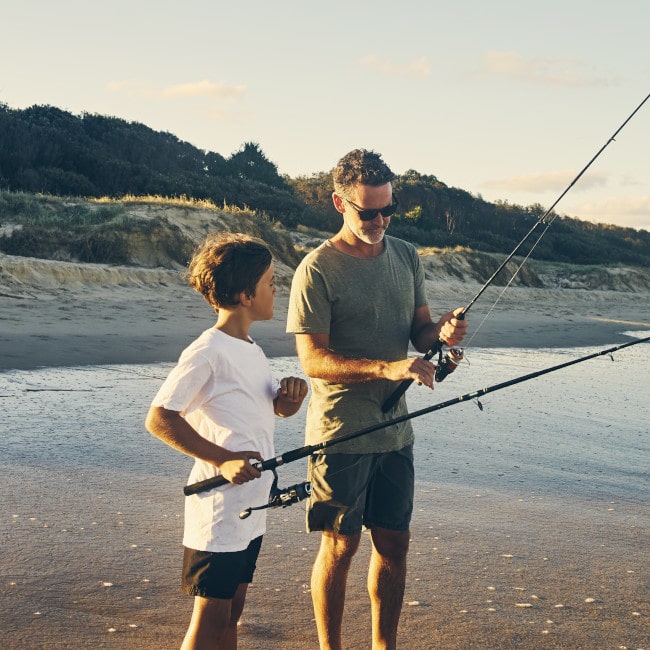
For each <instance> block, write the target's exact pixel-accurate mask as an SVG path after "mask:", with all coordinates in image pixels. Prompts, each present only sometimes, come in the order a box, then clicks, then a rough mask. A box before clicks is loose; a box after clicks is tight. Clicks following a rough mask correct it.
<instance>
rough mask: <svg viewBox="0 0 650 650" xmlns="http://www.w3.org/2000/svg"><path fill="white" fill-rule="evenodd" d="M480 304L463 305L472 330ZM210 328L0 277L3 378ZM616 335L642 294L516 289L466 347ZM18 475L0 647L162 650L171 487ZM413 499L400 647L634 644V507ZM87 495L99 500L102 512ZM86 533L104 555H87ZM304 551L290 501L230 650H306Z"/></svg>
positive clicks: (276, 334) (455, 299)
mask: <svg viewBox="0 0 650 650" xmlns="http://www.w3.org/2000/svg"><path fill="white" fill-rule="evenodd" d="M45 285H47V283H45ZM477 288H478V287H477V286H474V285H467V284H462V283H457V284H454V283H452V282H449V283H444V284H437V285H431V286H430V287H429V295H430V297H431V301H432V302H431V304H432V311H433V312H434V313H440V312H442V311H444V310H446V309H450V308H453V307H456V306H462V305H463V304H465V303H466V302H467V301H468V300H469V299H470V298H471V297H472V296H473V295H474V293H475V290H476V289H477ZM493 299H494V295H487V296H486V300H485V305H486V306H483V305H478V304H477V305H476V307H475V308H474V309H473V311H472V313H471V316H470V317H469V320H470V323H471V324H478V323H479V322H480V321H481V319H482V317H483V315H484V314H485V313H486V311H487V309H488V308H489V306H490V305H491V302H492V300H493ZM286 303H287V287H286V284H285V285H284V286H282V287H281V289H280V292H279V295H278V300H277V304H276V315H275V319H274V320H273V321H272V322H268V323H260V324H258V325H257V326H256V327H255V330H254V332H253V335H254V336H255V338H256V339H257V340H258V342H259V343H260V344H261V345H262V347H263V348H264V349H265V351H266V353H267V354H268V355H269V356H286V355H292V354H293V353H294V348H293V341H292V339H291V337H289V336H287V335H286V334H285V333H284V327H283V325H284V318H285V315H286ZM213 321H214V319H213V317H212V315H211V313H210V310H209V308H208V307H207V305H206V304H205V303H204V302H203V301H202V299H201V298H200V297H198V296H197V295H195V294H194V293H193V292H192V291H191V290H189V289H187V288H185V287H183V286H182V285H180V284H175V283H173V282H169V281H166V282H165V284H161V283H160V282H158V283H156V282H153V281H149V280H146V281H142V282H140V283H139V284H136V285H134V284H130V283H128V282H126V281H125V280H124V279H118V280H117V281H115V282H111V283H108V284H106V285H103V286H98V285H94V284H89V283H87V282H76V281H65V280H64V281H61V280H58V281H57V282H53V283H52V286H44V285H43V284H41V285H35V284H31V285H28V284H26V283H23V284H21V285H18V284H16V283H13V284H5V285H4V286H0V369H4V370H8V369H30V368H39V367H43V366H78V365H82V366H83V365H95V364H142V363H152V362H159V361H174V360H175V359H176V358H177V356H178V354H179V352H180V350H181V349H182V348H183V347H184V346H185V345H186V344H187V343H189V342H190V341H191V340H192V339H193V338H195V336H196V335H197V333H198V332H200V331H201V330H202V329H204V328H206V327H210V326H211V325H212V324H213ZM626 330H635V331H640V330H641V331H643V330H648V331H650V301H649V300H648V295H647V294H633V293H628V294H624V293H614V292H598V291H570V290H568V291H559V290H533V289H513V290H511V291H510V292H509V293H508V296H507V298H504V300H502V302H501V304H500V306H499V307H498V309H495V312H493V313H492V314H491V315H490V317H489V318H488V319H487V321H486V323H485V324H484V325H483V326H482V327H481V329H480V330H479V333H478V334H477V335H476V336H475V338H474V340H473V341H472V345H474V346H477V347H490V346H497V347H522V348H528V347H539V348H547V347H548V348H552V347H572V346H603V345H604V346H607V345H611V344H614V343H617V342H622V341H625V340H628V338H627V337H625V336H624V335H623V334H622V332H624V331H626ZM470 331H471V328H470ZM142 415H144V414H142ZM31 471H32V469H31V468H30V467H28V466H25V467H24V468H21V467H20V466H19V465H12V466H11V468H8V467H7V466H6V465H3V471H2V474H4V478H3V479H2V490H3V494H4V495H5V496H4V497H3V504H4V507H3V508H2V517H3V526H2V530H3V532H4V537H5V539H6V541H5V542H3V551H2V560H1V562H0V565H1V567H2V573H3V579H2V583H1V589H2V603H3V606H2V608H1V611H0V629H2V630H3V632H2V641H1V645H2V647H3V648H7V649H8V650H9V649H14V648H16V649H17V648H81V647H93V648H133V649H136V650H137V649H145V648H152V649H153V648H156V649H158V648H175V647H178V646H179V644H180V641H181V639H182V637H183V634H184V631H185V628H186V626H187V622H188V620H189V613H190V608H191V604H190V602H189V600H188V599H187V598H185V597H183V596H182V595H181V594H180V593H178V587H177V575H178V561H179V560H178V558H179V548H180V546H179V545H180V538H181V528H182V515H181V513H182V499H181V498H180V497H179V485H180V484H181V483H182V481H183V480H184V478H185V476H184V475H182V476H181V475H179V477H178V478H177V479H173V480H172V479H170V478H163V479H159V478H155V477H148V476H131V477H125V476H124V475H123V474H121V473H120V472H119V469H118V468H115V469H114V470H111V469H107V468H103V469H101V470H98V471H97V472H96V473H92V474H90V475H89V474H86V475H84V476H70V473H69V472H68V471H67V470H66V468H65V467H62V468H61V469H60V470H58V471H52V470H50V471H49V474H48V475H47V485H48V486H49V488H48V489H46V490H43V489H42V488H38V489H36V488H33V487H32V486H31V481H30V472H31ZM41 478H42V477H41ZM41 484H42V483H41ZM98 486H99V487H98ZM102 486H105V491H104V492H102V489H103V488H102ZM125 495H126V498H127V503H126V504H125V502H124V500H123V499H124V498H125ZM416 497H417V501H416V513H415V516H414V520H413V526H412V543H411V552H410V568H409V576H408V582H407V589H406V596H405V604H404V609H403V615H402V620H401V624H400V644H399V645H400V647H410V648H411V649H412V650H420V649H425V648H446V649H450V648H451V649H465V648H467V649H469V648H486V649H491V648H495V649H496V648H506V649H508V648H513V649H514V648H571V649H581V648H582V649H585V650H587V649H598V648H626V647H629V648H648V647H650V628H649V618H648V617H649V615H650V606H649V603H648V573H647V566H648V541H649V540H648V531H647V528H644V527H643V526H642V525H639V523H643V522H644V520H643V519H639V515H638V506H637V505H636V504H633V503H630V504H627V503H625V502H623V503H617V504H616V505H615V506H612V505H610V504H607V503H602V502H598V503H596V504H594V503H582V502H580V501H577V500H575V499H572V498H570V495H567V499H566V500H556V501H553V502H549V501H548V500H545V499H537V498H535V496H534V495H529V496H528V497H527V498H524V499H513V498H512V494H505V493H504V492H503V491H501V490H500V489H498V488H494V489H487V490H484V491H483V492H482V494H481V495H480V498H478V495H477V494H476V493H475V490H473V489H472V488H469V487H462V486H458V485H457V484H453V483H451V482H449V483H441V484H436V485H432V484H428V483H425V482H422V481H419V482H418V487H417V495H416ZM98 498H99V499H102V504H103V506H106V504H107V503H109V504H110V507H108V508H106V507H103V508H102V509H101V510H100V511H99V513H100V514H97V511H94V510H93V499H98ZM113 502H114V503H113ZM432 503H434V504H435V507H432V506H431V504H432ZM26 504H28V505H26ZM107 512H110V513H111V515H110V516H109V515H107V514H106V513H107ZM646 519H647V517H646ZM100 529H101V531H102V532H101V533H98V532H97V531H98V530H100ZM93 531H95V532H93ZM55 533H56V534H55ZM93 535H95V536H97V535H101V541H102V553H101V554H100V555H93V556H91V557H89V556H88V551H87V549H88V548H90V547H93V545H92V544H90V545H89V544H88V543H87V541H86V540H87V539H89V538H90V537H91V536H93ZM317 545H318V536H317V535H313V534H312V535H307V534H305V532H304V524H303V517H302V509H301V506H299V505H298V506H294V507H293V508H291V509H286V510H284V509H279V510H273V511H270V513H269V530H268V533H267V536H266V540H265V545H264V547H263V552H262V556H261V558H260V562H259V568H258V572H257V574H256V578H255V582H254V584H253V585H252V587H251V589H250V595H249V599H248V604H247V607H246V611H245V614H244V617H243V622H242V627H241V635H240V648H242V649H244V650H246V649H249V648H251V649H252V648H284V649H287V650H294V649H295V650H303V649H304V648H316V647H317V640H316V633H315V627H314V624H313V617H312V612H311V601H310V596H309V587H308V584H309V573H310V568H311V563H312V561H313V557H314V554H315V550H316V547H317ZM368 548H369V544H368V540H367V539H364V542H363V544H362V548H361V550H360V552H359V555H358V557H357V559H356V561H355V563H354V565H353V570H352V574H351V576H350V581H349V590H348V603H347V607H346V618H345V632H344V633H345V638H346V647H347V648H350V649H352V648H354V649H356V648H369V647H370V643H369V626H370V619H369V611H368V603H367V597H366V595H365V584H364V583H365V568H366V566H367V562H366V559H367V556H368ZM77 564H79V565H80V566H84V567H86V569H85V570H86V571H88V570H89V569H88V567H92V575H93V576H94V579H93V581H92V583H82V582H80V581H79V580H78V579H77V571H76V569H75V566H77Z"/></svg>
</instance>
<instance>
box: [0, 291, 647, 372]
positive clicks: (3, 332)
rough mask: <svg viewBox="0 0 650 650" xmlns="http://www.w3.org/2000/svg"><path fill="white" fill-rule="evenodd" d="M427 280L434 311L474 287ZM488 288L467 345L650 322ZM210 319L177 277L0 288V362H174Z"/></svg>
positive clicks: (267, 339) (568, 343)
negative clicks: (502, 295)
mask: <svg viewBox="0 0 650 650" xmlns="http://www.w3.org/2000/svg"><path fill="white" fill-rule="evenodd" d="M428 284H429V286H428V294H429V296H430V309H431V314H432V318H433V319H434V320H437V318H438V317H439V316H440V315H441V314H442V313H444V312H446V311H448V310H450V309H454V308H455V307H458V306H461V305H462V302H461V301H460V300H459V298H458V296H463V297H466V296H468V295H471V293H472V291H473V290H474V288H475V287H474V286H473V285H467V284H458V283H456V284H454V283H451V282H449V283H440V282H435V283H433V282H429V283H428ZM486 293H487V294H488V295H487V296H486V299H485V302H484V303H482V304H477V305H476V306H475V307H474V308H473V310H472V312H470V313H469V314H468V317H467V318H468V321H469V323H470V329H469V334H468V337H467V339H466V341H465V343H466V344H467V345H466V347H468V346H469V345H471V346H473V347H478V348H481V347H485V348H562V347H588V346H607V345H612V344H617V343H622V342H625V341H627V340H628V339H629V337H626V336H625V335H624V332H626V331H643V330H645V329H647V330H648V331H650V299H649V298H648V294H647V293H622V292H611V291H587V290H578V291H576V290H557V289H524V288H512V289H511V290H510V295H509V296H508V298H507V300H502V301H501V303H500V304H499V305H498V309H494V310H493V311H491V312H489V313H488V311H489V310H490V308H491V304H492V301H493V300H494V299H495V296H497V294H496V293H495V292H492V295H489V294H490V292H489V291H488V292H486ZM287 303H288V288H287V287H286V286H281V287H280V289H279V291H278V296H277V297H276V308H275V314H274V317H273V319H272V320H271V321H264V322H257V323H254V324H253V326H252V327H251V336H252V337H253V338H254V339H255V340H256V342H257V343H258V344H259V345H260V346H261V347H262V349H263V350H264V352H265V353H266V355H267V356H269V357H278V356H295V343H294V337H293V336H292V335H289V334H287V333H286V332H285V329H284V328H285V322H286V313H287ZM486 316H487V317H486ZM484 319H485V320H484ZM215 320H216V319H215V316H214V315H213V314H212V313H211V309H210V308H209V306H208V305H207V304H206V303H205V302H204V301H203V299H202V298H201V297H200V296H199V295H198V294H196V293H194V292H193V291H192V290H191V289H190V288H189V287H184V286H181V285H176V286H174V285H171V286H157V287H121V286H113V287H110V286H109V287H105V288H101V287H93V288H88V287H82V288H79V287H77V288H73V289H69V288H66V287H61V288H59V289H55V290H47V291H45V290H41V291H35V290H32V291H30V292H29V293H28V294H27V293H25V292H23V293H22V294H17V293H14V294H7V293H3V294H0V371H1V370H10V369H18V370H28V369H35V368H40V367H50V366H56V367H64V366H86V365H112V364H142V363H166V362H170V363H171V362H175V361H176V360H177V359H178V356H179V355H180V353H181V351H182V350H183V349H184V348H185V347H186V346H187V345H189V343H191V342H192V341H193V340H194V339H195V338H196V337H197V336H198V335H199V334H200V333H201V332H202V331H203V330H205V329H207V328H209V327H212V326H213V325H214V323H215ZM477 329H478V332H477V333H475V332H476V330H477ZM412 354H413V355H414V356H415V355H417V354H418V353H417V352H415V351H414V350H413V351H412Z"/></svg>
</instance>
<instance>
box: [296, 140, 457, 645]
mask: <svg viewBox="0 0 650 650" xmlns="http://www.w3.org/2000/svg"><path fill="white" fill-rule="evenodd" d="M333 178H334V193H333V194H332V199H333V201H334V207H335V208H336V210H337V211H338V212H339V213H340V214H341V215H342V217H343V224H342V226H341V229H340V230H339V232H338V233H337V234H336V235H334V236H333V237H332V238H331V239H330V240H329V241H326V242H324V243H323V244H322V245H321V246H319V247H318V248H317V249H316V250H314V251H312V252H311V253H310V254H309V255H307V256H306V257H305V259H304V260H303V261H302V262H301V264H300V265H299V267H298V269H297V270H296V274H295V276H294V279H293V283H292V287H291V297H290V304H289V313H288V322H287V332H291V333H294V334H295V335H296V348H297V352H298V356H299V358H300V363H301V365H302V368H303V370H304V372H305V374H307V375H308V376H309V377H310V379H311V384H312V397H311V400H310V403H309V408H308V411H307V433H306V436H307V443H308V444H315V443H317V442H321V441H323V440H329V439H332V438H336V437H338V436H341V435H344V434H346V433H349V432H351V431H357V430H359V429H361V428H365V427H367V426H370V425H373V424H376V423H377V422H380V421H385V420H387V419H392V418H395V417H397V416H399V415H402V414H404V413H406V401H405V399H404V397H402V398H401V400H400V401H399V402H398V404H397V405H396V407H395V408H394V409H393V410H392V411H391V412H390V413H388V414H384V413H382V410H381V406H382V404H383V403H384V401H385V400H386V399H387V398H388V396H389V395H390V394H391V393H392V392H393V390H394V389H395V388H396V387H397V386H398V385H399V383H400V382H401V381H402V380H405V379H412V380H415V381H417V382H419V383H421V384H424V385H425V386H428V387H429V388H433V381H434V371H435V367H434V365H433V364H432V363H430V362H428V361H425V360H424V359H422V358H421V357H418V358H415V357H410V358H409V357H408V356H407V355H408V344H409V341H411V342H412V343H413V345H414V347H415V348H416V349H417V350H418V351H420V352H425V351H427V350H428V349H429V348H430V347H431V346H432V344H433V343H434V342H435V341H436V340H437V339H438V338H439V337H440V338H441V339H442V340H443V341H445V342H446V343H447V345H450V346H453V345H457V344H458V343H460V342H461V340H462V339H463V336H464V335H465V331H466V328H467V324H466V323H465V321H463V320H457V319H456V318H455V316H456V315H458V314H460V312H461V311H462V308H459V309H457V310H456V311H455V312H449V313H447V314H445V315H444V316H442V318H440V320H439V321H438V322H437V323H433V321H432V320H431V315H430V313H429V307H428V306H427V300H426V295H425V288H424V272H423V270H422V267H421V264H420V260H419V256H418V253H417V251H416V249H415V247H414V246H412V245H411V244H408V243H406V242H404V241H401V240H399V239H395V238H393V237H389V236H385V233H386V229H387V228H388V225H389V223H390V217H391V215H392V214H393V213H394V212H395V210H396V206H397V199H396V198H395V197H394V196H393V190H392V185H391V181H392V180H393V179H394V174H393V173H392V171H391V170H390V168H389V167H388V166H387V165H386V164H385V163H384V161H383V160H382V158H381V156H380V155H379V154H377V153H375V152H372V151H367V150H364V149H356V150H354V151H351V152H350V153H348V154H347V155H345V156H344V157H343V158H341V160H340V161H339V162H338V164H337V166H336V168H335V169H334V173H333ZM330 451H331V453H330ZM309 479H310V480H311V482H312V496H311V498H310V501H309V503H308V506H307V508H308V511H307V528H308V530H310V531H311V530H320V531H322V536H321V546H320V550H319V552H318V555H317V558H316V561H315V563H314V568H313V572H312V580H311V593H312V600H313V605H314V613H315V618H316V625H317V628H318V636H319V640H320V646H321V649H323V650H326V649H327V650H339V649H340V648H341V647H342V646H341V643H342V641H341V624H342V619H343V609H344V602H345V588H346V582H347V575H348V571H349V568H350V564H351V561H352V558H353V556H354V554H355V553H356V551H357V548H358V546H359V541H360V538H361V529H362V525H364V526H366V528H368V529H369V530H370V533H371V539H372V556H371V560H370V566H369V570H368V591H369V594H370V600H371V609H372V636H373V648H375V649H378V648H395V647H396V642H397V625H398V622H399V616H400V612H401V608H402V600H403V596H404V585H405V580H406V555H407V552H408V545H409V537H410V533H409V523H410V518H411V513H412V509H413V489H414V486H413V482H414V478H413V430H412V427H411V424H410V422H408V421H407V422H403V423H401V424H399V425H392V426H390V427H386V428H384V429H380V430H379V431H376V432H374V433H372V434H369V435H367V436H361V437H359V438H356V439H354V440H350V441H348V442H345V443H341V444H340V445H335V446H333V447H330V448H328V450H327V453H322V454H318V455H317V456H316V457H314V458H311V459H310V462H309Z"/></svg>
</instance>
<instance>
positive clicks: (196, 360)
mask: <svg viewBox="0 0 650 650" xmlns="http://www.w3.org/2000/svg"><path fill="white" fill-rule="evenodd" d="M212 375H213V370H212V366H211V365H210V363H209V362H208V360H207V358H206V357H205V356H204V355H203V354H201V353H197V352H195V351H193V352H190V351H188V350H185V351H184V352H183V354H181V357H180V359H179V360H178V363H177V364H176V366H175V367H174V368H173V369H172V371H171V372H170V373H169V375H168V377H167V379H165V381H164V382H163V385H162V386H161V387H160V390H159V391H158V393H157V394H156V396H155V397H154V399H153V402H152V403H151V405H152V406H160V407H162V408H166V409H168V410H170V411H179V412H181V413H183V412H185V411H187V410H188V409H189V408H190V406H191V405H192V404H193V403H194V402H195V401H196V399H197V397H198V396H199V395H200V394H201V392H202V390H203V387H204V386H205V385H206V383H207V382H208V381H209V380H210V378H211V377H212Z"/></svg>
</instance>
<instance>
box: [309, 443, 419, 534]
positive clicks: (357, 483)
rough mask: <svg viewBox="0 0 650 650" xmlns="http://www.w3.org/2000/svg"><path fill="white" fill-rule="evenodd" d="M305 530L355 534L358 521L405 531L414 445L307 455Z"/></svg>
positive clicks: (410, 510)
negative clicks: (308, 487) (308, 484)
mask: <svg viewBox="0 0 650 650" xmlns="http://www.w3.org/2000/svg"><path fill="white" fill-rule="evenodd" d="M309 480H310V481H311V496H310V498H309V502H308V504H307V530H308V531H314V530H331V531H334V532H335V533H340V534H341V535H356V534H358V533H360V532H361V528H362V525H363V526H366V527H367V528H373V527H375V526H376V527H379V528H387V529H388V530H397V531H402V530H408V528H409V524H410V522H411V515H412V513H413V492H414V481H415V473H414V470H413V446H412V445H409V446H407V447H404V448H403V449H400V450H399V451H390V452H385V453H380V454H316V455H314V456H311V457H310V459H309Z"/></svg>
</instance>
